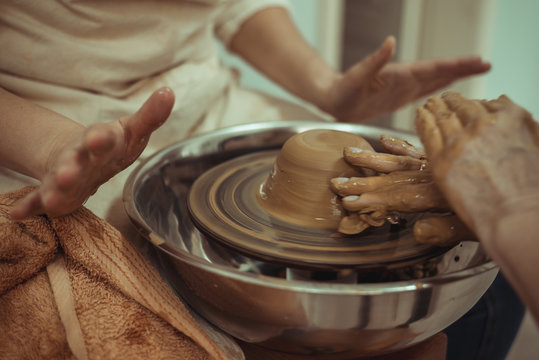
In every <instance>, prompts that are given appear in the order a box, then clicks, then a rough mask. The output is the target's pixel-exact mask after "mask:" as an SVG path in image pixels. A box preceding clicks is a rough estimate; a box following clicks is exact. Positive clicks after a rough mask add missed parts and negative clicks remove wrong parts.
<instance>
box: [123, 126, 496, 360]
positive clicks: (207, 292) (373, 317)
mask: <svg viewBox="0 0 539 360" xmlns="http://www.w3.org/2000/svg"><path fill="white" fill-rule="evenodd" d="M315 128H326V129H334V130H341V131H348V132H353V133H357V134H359V135H361V136H363V137H364V138H365V139H367V140H368V141H369V142H371V144H372V145H373V147H374V148H375V149H377V150H379V148H380V147H379V144H378V140H379V137H380V135H381V134H382V133H383V134H388V135H391V136H394V137H398V138H401V139H405V140H407V141H408V142H410V143H412V144H414V145H418V146H420V144H419V142H418V139H417V138H416V137H415V136H414V135H412V134H409V133H402V132H396V131H392V130H388V129H381V128H376V127H371V126H365V125H348V124H338V123H322V122H305V121H297V122H275V123H258V124H249V125H241V126H236V127H231V128H227V129H222V130H219V131H215V132H211V133H207V134H204V135H201V136H199V137H195V138H191V139H187V140H185V141H181V142H178V143H177V144H174V145H172V146H170V147H167V148H165V149H163V150H162V151H160V152H158V153H156V154H155V155H154V156H153V157H151V158H149V159H147V160H146V161H145V162H144V163H143V164H141V165H140V166H139V167H138V168H137V169H136V170H135V171H134V172H133V173H132V174H131V175H130V177H129V179H128V181H127V183H126V186H125V189H124V204H125V208H126V211H127V213H128V215H129V216H130V218H131V219H132V221H133V223H134V224H135V225H136V226H137V228H138V230H139V231H140V233H141V234H142V235H143V237H144V239H146V240H148V242H149V243H151V244H153V246H152V247H150V249H151V251H149V252H147V254H150V256H151V257H152V260H154V263H155V264H156V265H157V266H158V267H159V269H160V271H161V273H162V274H163V276H164V277H165V278H166V279H167V281H168V282H169V283H170V284H171V285H172V286H173V288H174V289H175V290H176V291H177V293H178V294H179V296H181V297H182V298H183V299H184V300H185V301H186V302H187V303H188V304H189V305H190V306H191V307H192V308H193V309H194V310H195V311H196V312H198V313H199V314H200V315H201V316H203V317H204V318H206V319H207V320H208V321H210V322H211V323H213V324H214V325H216V326H217V327H219V328H221V329H222V330H223V331H225V332H227V333H229V334H231V335H232V336H234V337H236V338H238V339H240V340H242V341H246V342H250V343H255V344H258V345H260V346H264V347H267V348H270V349H273V350H276V351H283V352H288V353H295V354H303V355H309V356H312V357H320V358H331V359H348V358H354V357H358V356H364V355H365V356H368V355H376V354H382V353H388V352H393V351H396V350H400V349H403V348H405V347H408V346H411V345H413V344H416V343H418V342H420V341H422V340H424V339H426V338H428V337H430V336H432V335H434V334H436V333H438V332H439V331H441V330H443V329H444V328H446V327H447V326H449V325H450V324H451V323H453V322H454V321H456V320H457V319H458V318H459V317H461V316H462V315H463V314H465V313H466V312H467V311H468V310H469V309H470V308H471V307H472V306H473V305H474V304H475V303H476V301H477V300H479V298H480V297H481V296H482V294H483V293H484V292H485V291H486V290H487V289H488V287H489V286H490V284H491V283H492V281H493V280H494V278H495V276H496V274H497V272H498V268H497V267H496V266H495V264H494V263H493V262H492V261H491V260H490V259H489V258H488V257H487V255H486V254H485V253H484V251H483V250H482V248H481V246H480V245H479V244H478V243H476V242H471V241H470V242H468V241H466V242H462V243H461V244H459V245H457V246H456V247H454V248H452V249H450V250H448V251H447V252H445V253H443V254H442V255H437V256H436V257H435V258H434V259H431V265H432V266H434V269H435V271H434V272H432V271H430V272H421V271H420V272H419V273H417V272H416V273H414V274H415V275H414V276H412V277H410V279H409V280H398V281H393V280H392V278H391V277H390V278H383V277H380V281H376V280H372V278H369V280H365V282H364V281H363V280H359V281H358V277H357V276H356V277H353V276H352V278H353V279H352V280H350V277H347V276H345V275H343V273H346V271H343V272H341V273H339V274H337V276H335V277H334V278H332V280H328V278H327V277H324V276H322V277H320V276H318V277H317V276H315V275H316V274H315V275H313V274H307V275H305V274H303V273H302V272H301V271H295V270H294V269H289V268H285V267H284V266H283V265H279V264H273V263H267V262H263V261H260V260H256V259H252V258H249V257H246V256H243V255H241V254H239V253H236V252H234V251H232V250H230V249H228V248H224V247H222V246H221V245H219V244H217V243H215V242H214V241H211V240H209V239H206V238H205V237H204V236H203V235H202V234H201V233H200V232H199V231H198V230H197V229H196V227H195V226H194V225H193V223H192V221H191V219H190V217H189V213H188V210H187V204H186V197H187V193H188V191H189V188H190V186H191V184H192V183H193V181H194V180H195V179H196V178H197V177H198V176H199V175H200V174H202V173H203V172H204V171H206V170H208V169H210V168H212V167H213V166H215V165H217V164H219V163H221V162H223V161H226V160H228V159H231V158H235V157H238V156H240V155H244V154H247V153H252V152H256V151H261V150H268V149H278V148H280V147H281V145H282V144H283V143H284V142H285V141H286V140H287V139H288V138H289V137H290V136H292V135H294V134H296V133H298V132H302V131H305V130H309V129H315ZM432 266H431V267H432ZM304 275H305V276H304ZM360 279H361V277H360ZM388 279H389V280H388Z"/></svg>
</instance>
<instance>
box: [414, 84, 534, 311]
mask: <svg viewBox="0 0 539 360" xmlns="http://www.w3.org/2000/svg"><path fill="white" fill-rule="evenodd" d="M416 128H417V131H418V133H419V136H420V138H421V140H422V142H423V144H424V146H425V150H426V153H427V156H428V158H429V159H430V161H431V165H432V171H433V174H434V178H435V180H436V183H437V184H438V186H439V188H440V189H441V191H442V192H443V193H444V195H445V196H446V198H447V200H448V201H449V202H450V204H451V206H452V208H453V209H454V211H455V212H456V213H457V214H458V216H459V217H460V218H461V219H462V220H463V221H464V222H465V223H466V224H467V225H468V227H469V228H470V229H472V230H473V231H474V232H475V234H476V235H477V236H478V237H479V240H480V241H481V243H482V244H483V246H484V248H485V250H486V251H487V252H488V253H489V255H490V256H491V257H492V258H493V259H494V260H495V261H496V262H497V263H498V265H499V266H500V268H501V269H502V271H503V272H504V274H505V275H506V276H507V278H508V279H509V281H510V282H511V283H512V285H513V286H514V287H515V289H516V290H517V292H518V293H519V295H520V296H521V298H522V299H523V301H524V303H525V304H526V305H527V306H528V307H529V309H530V310H531V312H532V313H533V315H534V317H535V319H536V321H537V322H539V287H538V286H537V279H538V278H539V266H537V264H539V235H538V234H539V221H538V219H539V125H538V124H537V123H536V122H535V121H534V120H533V118H532V116H531V115H530V113H528V112H527V111H526V110H525V109H523V108H521V107H519V106H517V105H515V104H514V103H513V102H512V101H511V100H509V98H507V97H506V96H501V97H499V98H498V99H497V100H493V101H473V100H468V99H465V98H464V97H462V96H460V95H458V94H456V93H446V94H444V95H443V96H442V98H438V97H434V98H431V99H429V100H428V102H427V103H426V105H425V106H424V107H422V108H420V109H418V114H417V117H416Z"/></svg>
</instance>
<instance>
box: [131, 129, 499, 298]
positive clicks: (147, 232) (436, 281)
mask: <svg viewBox="0 0 539 360" xmlns="http://www.w3.org/2000/svg"><path fill="white" fill-rule="evenodd" d="M328 125H330V126H328ZM293 126H295V127H299V128H300V129H301V128H305V130H307V129H311V128H313V127H322V128H331V129H337V130H342V131H349V130H348V129H352V128H353V129H356V130H357V129H362V128H363V129H371V130H372V129H379V130H380V131H383V132H384V133H385V134H388V135H390V136H398V137H400V138H404V139H405V140H407V141H409V142H411V143H412V144H413V145H416V146H418V145H419V146H420V145H421V144H420V143H419V144H418V140H417V137H416V136H415V135H414V134H412V133H407V132H403V131H400V130H393V129H386V128H380V127H376V126H371V125H364V124H344V123H328V122H320V121H277V122H262V123H250V124H243V125H235V126H230V127H226V128H222V129H218V130H213V131H209V132H205V133H202V134H200V135H197V136H193V137H190V138H187V139H184V140H180V141H178V142H175V143H173V144H170V145H168V146H166V147H164V148H162V149H161V150H159V151H157V152H155V153H154V154H152V155H151V156H149V157H148V158H146V159H144V160H142V161H141V162H140V163H139V164H138V165H137V166H136V167H135V168H134V170H133V171H132V172H131V173H130V174H129V176H128V178H127V180H126V182H125V185H124V189H123V203H124V209H125V211H126V213H127V215H128V217H129V219H130V220H131V222H132V223H133V224H134V226H135V228H136V229H137V231H138V233H139V234H140V235H141V236H142V237H143V238H144V240H145V241H149V242H150V243H151V244H152V245H153V246H154V247H156V248H157V249H159V251H162V252H163V253H165V254H168V255H169V256H171V257H173V258H174V259H176V260H179V261H182V262H185V263H187V264H188V265H190V266H194V267H197V268H199V269H201V270H204V271H208V272H211V273H214V274H217V275H220V276H225V277H227V278H231V279H234V280H236V281H240V282H246V283H250V284H253V285H259V286H264V287H271V288H275V289H281V290H286V291H294V292H304V293H316V294H328V295H331V294H337V293H338V294H339V295H345V294H347V295H380V294H388V293H395V292H406V291H417V290H419V289H428V288H432V287H434V286H439V285H440V284H443V283H448V282H456V281H459V280H462V279H465V278H468V277H470V276H474V275H478V274H481V273H486V272H490V271H498V270H499V269H498V266H497V265H496V264H495V262H494V261H493V260H486V261H485V262H483V263H481V264H477V265H474V266H471V267H467V268H464V269H461V270H457V271H454V272H450V273H446V274H441V275H436V276H433V277H426V278H422V279H417V280H401V281H392V282H383V283H357V284H343V283H326V282H315V281H308V280H288V279H283V278H278V277H272V276H268V275H261V274H254V273H247V272H242V271H239V270H237V269H234V268H230V267H227V266H224V265H220V264H214V263H210V262H208V261H206V260H204V259H202V258H200V257H198V256H196V255H193V254H190V253H188V252H185V251H183V250H182V249H179V248H176V247H172V246H171V245H169V244H168V243H167V242H166V241H165V240H164V239H162V238H161V237H160V236H159V235H158V234H157V233H155V232H153V231H152V229H151V228H150V226H149V225H148V224H147V223H146V221H145V220H144V219H143V218H142V216H141V215H140V213H139V211H138V209H137V207H136V205H135V203H134V201H133V199H134V198H135V189H136V187H137V185H138V184H140V183H141V182H142V181H143V180H144V178H145V177H146V175H147V173H149V172H150V170H152V169H154V168H155V167H156V165H158V162H159V161H161V159H162V158H163V157H165V155H166V154H168V153H171V152H173V151H175V149H177V148H178V147H181V146H183V147H189V145H190V144H194V143H196V142H198V141H200V139H201V138H207V137H215V138H219V137H220V136H223V135H226V134H228V133H237V132H238V131H239V132H243V133H246V132H249V131H252V130H260V129H276V128H280V127H281V128H289V127H293ZM457 246H458V245H457Z"/></svg>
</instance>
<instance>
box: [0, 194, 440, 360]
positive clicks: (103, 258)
mask: <svg viewBox="0 0 539 360" xmlns="http://www.w3.org/2000/svg"><path fill="white" fill-rule="evenodd" d="M30 190H31V189H30V188H24V189H21V190H19V191H16V192H13V193H8V194H3V195H0V319H2V320H1V321H0V359H79V360H85V359H185V360H204V359H219V360H221V359H222V360H225V359H227V360H228V359H230V360H241V359H245V358H247V359H249V360H277V359H281V360H306V359H309V358H310V357H303V356H294V355H287V354H284V353H276V352H273V351H270V350H267V349H264V348H261V347H258V346H256V345H252V344H247V343H243V342H240V343H239V345H240V346H241V348H243V351H242V349H241V348H240V346H238V344H237V343H236V342H235V341H234V340H232V339H231V338H230V337H229V336H227V335H225V334H223V333H222V332H220V331H218V330H216V329H215V328H213V327H212V326H211V325H209V324H208V323H207V322H206V321H205V320H203V319H201V318H200V317H198V316H197V315H196V314H194V313H192V312H190V310H189V309H188V308H187V307H186V306H185V305H184V304H183V303H182V302H181V300H180V299H179V298H178V297H177V296H176V295H175V294H174V293H173V291H172V290H171V289H170V287H169V286H168V285H167V284H166V283H165V282H164V281H163V280H162V279H161V278H160V276H159V274H158V273H157V271H156V270H155V269H154V268H153V267H152V266H151V265H150V264H149V263H148V261H147V260H146V259H145V258H143V257H142V256H141V255H140V254H139V252H138V251H137V250H136V249H135V248H134V247H133V245H132V244H131V243H130V242H129V241H127V240H126V239H125V238H124V237H122V235H121V234H120V233H119V232H118V231H117V230H116V229H115V228H114V227H112V226H111V225H110V224H108V223H107V222H105V221H104V220H101V219H99V218H98V217H96V216H95V215H94V214H93V213H91V212H90V211H89V210H87V209H85V208H81V209H79V210H77V211H76V212H75V213H73V214H71V215H69V216H64V217H59V218H54V219H49V218H48V217H46V216H35V217H32V218H29V219H25V220H23V221H18V222H14V221H12V220H10V219H9V217H8V212H9V209H10V208H11V206H12V205H13V203H14V202H15V201H16V200H17V199H19V198H20V197H22V196H24V195H25V194H26V193H28V192H29V191H30ZM445 349H446V338H445V335H443V334H438V335H437V336H435V337H433V338H431V339H429V340H427V341H425V342H423V343H421V344H418V345H416V346H413V347H411V348H409V349H406V350H404V351H401V352H398V353H395V354H391V355H385V356H380V357H373V358H372V359H373V360H390V359H391V360H393V359H408V360H412V359H413V360H423V359H429V360H432V359H444V358H445ZM244 353H245V355H244ZM369 359H371V358H369Z"/></svg>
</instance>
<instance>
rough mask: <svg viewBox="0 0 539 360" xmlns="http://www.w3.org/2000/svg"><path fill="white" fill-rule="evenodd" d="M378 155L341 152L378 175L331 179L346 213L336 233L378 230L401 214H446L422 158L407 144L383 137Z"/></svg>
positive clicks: (361, 152) (445, 207)
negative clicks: (377, 228)
mask: <svg viewBox="0 0 539 360" xmlns="http://www.w3.org/2000/svg"><path fill="white" fill-rule="evenodd" d="M380 144H381V145H382V147H383V148H384V149H385V150H386V151H388V152H387V153H379V152H375V151H368V150H361V149H357V148H354V147H346V148H345V149H344V159H345V160H346V161H347V162H348V163H350V164H352V165H355V166H358V167H362V168H369V169H372V170H375V171H376V172H377V175H375V176H366V177H352V178H343V177H341V178H334V179H332V180H331V187H332V189H333V191H334V192H335V193H337V194H338V195H340V196H342V199H341V200H342V206H343V208H344V209H345V210H347V211H348V213H349V214H348V216H345V217H344V218H343V219H342V221H341V222H340V224H339V231H340V232H341V233H345V234H357V233H359V232H361V231H363V230H365V229H366V228H368V227H369V226H381V225H383V224H384V223H385V221H386V219H388V218H389V219H391V218H392V216H393V215H395V214H398V213H400V212H418V211H427V210H432V209H436V210H441V211H447V210H448V206H447V202H446V201H445V199H444V198H443V196H441V194H440V192H439V191H438V189H437V187H436V186H435V184H434V182H433V180H432V175H431V173H430V171H429V170H428V163H427V162H426V159H425V154H424V153H423V152H422V151H421V150H419V149H417V148H416V147H414V146H412V145H411V144H409V143H408V142H406V141H403V140H400V139H395V138H393V137H390V136H386V135H382V136H381V138H380Z"/></svg>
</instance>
